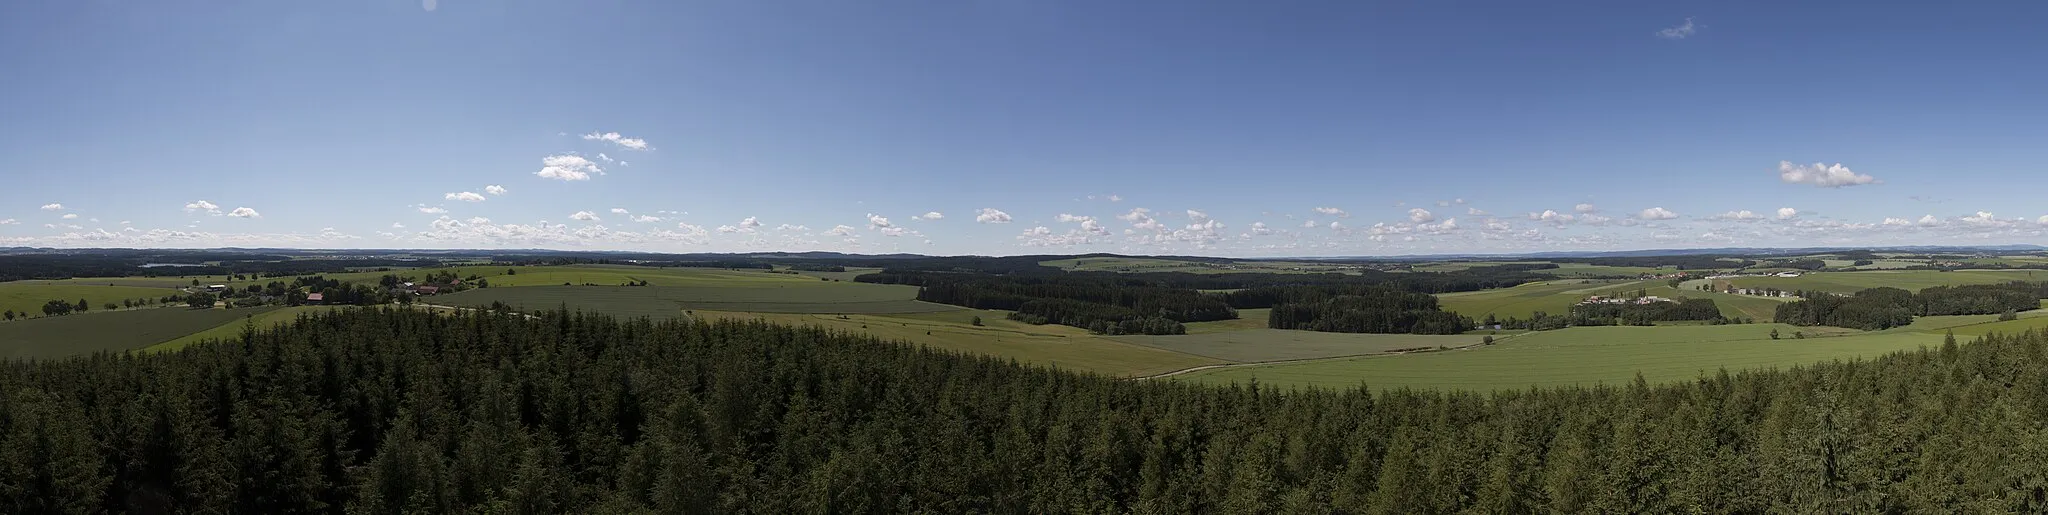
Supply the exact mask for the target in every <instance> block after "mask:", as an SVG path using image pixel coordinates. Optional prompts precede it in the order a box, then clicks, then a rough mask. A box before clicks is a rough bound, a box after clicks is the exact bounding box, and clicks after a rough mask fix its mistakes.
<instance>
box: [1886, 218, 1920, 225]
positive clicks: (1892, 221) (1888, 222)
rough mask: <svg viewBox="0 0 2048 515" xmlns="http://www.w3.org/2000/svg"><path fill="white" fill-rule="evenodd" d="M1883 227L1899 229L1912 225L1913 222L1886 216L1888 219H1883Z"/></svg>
mask: <svg viewBox="0 0 2048 515" xmlns="http://www.w3.org/2000/svg"><path fill="white" fill-rule="evenodd" d="M1884 225H1888V226H1892V227H1900V226H1907V225H1913V221H1912V220H1907V219H1904V218H1893V217H1889V216H1888V217H1885V219H1884Z"/></svg>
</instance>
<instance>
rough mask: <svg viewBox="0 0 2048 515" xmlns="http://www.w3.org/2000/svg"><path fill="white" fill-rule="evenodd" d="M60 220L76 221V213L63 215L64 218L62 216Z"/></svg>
mask: <svg viewBox="0 0 2048 515" xmlns="http://www.w3.org/2000/svg"><path fill="white" fill-rule="evenodd" d="M61 218H63V219H65V220H77V219H78V213H64V216H63V217H61Z"/></svg>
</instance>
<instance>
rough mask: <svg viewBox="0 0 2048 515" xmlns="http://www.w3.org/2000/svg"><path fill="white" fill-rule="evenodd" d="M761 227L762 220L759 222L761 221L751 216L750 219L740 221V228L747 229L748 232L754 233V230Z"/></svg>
mask: <svg viewBox="0 0 2048 515" xmlns="http://www.w3.org/2000/svg"><path fill="white" fill-rule="evenodd" d="M759 227H761V220H759V219H756V218H755V217H751V216H749V217H746V218H741V219H740V228H741V229H746V230H748V231H752V230H754V229H756V228H759Z"/></svg>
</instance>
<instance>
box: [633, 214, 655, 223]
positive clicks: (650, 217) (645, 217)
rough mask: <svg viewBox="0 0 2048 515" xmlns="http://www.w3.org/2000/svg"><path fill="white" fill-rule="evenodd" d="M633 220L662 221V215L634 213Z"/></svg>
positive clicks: (642, 221) (645, 221) (641, 221)
mask: <svg viewBox="0 0 2048 515" xmlns="http://www.w3.org/2000/svg"><path fill="white" fill-rule="evenodd" d="M633 221H635V222H640V223H643V224H646V223H654V222H659V221H661V217H659V216H654V215H633Z"/></svg>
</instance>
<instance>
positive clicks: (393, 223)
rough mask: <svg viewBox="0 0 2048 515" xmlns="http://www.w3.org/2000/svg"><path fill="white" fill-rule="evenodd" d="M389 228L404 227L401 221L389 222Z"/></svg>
mask: <svg viewBox="0 0 2048 515" xmlns="http://www.w3.org/2000/svg"><path fill="white" fill-rule="evenodd" d="M391 228H393V229H404V228H405V224H402V223H398V222H391Z"/></svg>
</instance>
